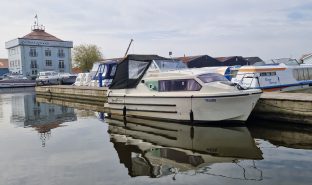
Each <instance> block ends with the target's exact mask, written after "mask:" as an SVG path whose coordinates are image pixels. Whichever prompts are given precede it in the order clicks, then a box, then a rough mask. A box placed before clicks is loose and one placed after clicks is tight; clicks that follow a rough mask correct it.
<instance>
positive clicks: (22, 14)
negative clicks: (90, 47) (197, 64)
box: [0, 0, 312, 60]
mask: <svg viewBox="0 0 312 185" xmlns="http://www.w3.org/2000/svg"><path fill="white" fill-rule="evenodd" d="M0 12H1V16H0V25H1V27H0V58H7V55H8V54H7V50H6V49H5V42H6V41H9V40H12V39H15V38H20V37H23V36H24V35H26V34H28V33H30V32H31V26H32V25H33V24H34V17H35V15H36V14H37V15H38V19H39V24H43V25H44V26H45V29H46V32H48V33H50V34H52V35H54V36H56V37H58V38H60V39H62V40H66V41H73V43H74V46H77V45H80V44H95V45H97V46H99V47H100V49H101V52H102V53H103V56H104V58H114V57H122V56H123V55H124V54H125V52H126V49H127V47H128V44H129V42H130V40H131V39H133V40H134V41H133V43H132V45H131V47H130V50H129V53H134V54H158V55H161V56H164V57H169V51H171V52H172V53H173V56H174V57H178V56H184V55H186V56H192V55H204V54H207V55H210V56H212V57H221V56H244V57H250V56H258V57H260V58H262V59H263V60H269V59H272V58H285V57H291V58H297V59H298V58H300V57H301V56H302V55H303V54H306V53H312V0H261V1H259V0H230V1H229V0H218V1H212V0H66V1H64V0H44V1H43V0H27V1H25V0H0Z"/></svg>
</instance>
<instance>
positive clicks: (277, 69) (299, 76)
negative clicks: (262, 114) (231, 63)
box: [232, 64, 312, 91]
mask: <svg viewBox="0 0 312 185" xmlns="http://www.w3.org/2000/svg"><path fill="white" fill-rule="evenodd" d="M232 82H234V83H237V84H240V85H241V86H242V87H244V88H255V89H263V90H265V91H290V90H296V89H300V88H304V87H309V86H311V85H312V66H303V65H300V66H287V65H285V64H279V65H266V66H243V67H241V68H238V69H237V75H236V76H235V77H234V78H233V79H232Z"/></svg>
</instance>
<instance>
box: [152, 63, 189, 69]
mask: <svg viewBox="0 0 312 185" xmlns="http://www.w3.org/2000/svg"><path fill="white" fill-rule="evenodd" d="M154 61H155V63H156V65H157V66H158V68H159V69H160V71H172V70H179V69H186V68H187V65H186V64H184V63H183V62H182V61H180V60H154Z"/></svg>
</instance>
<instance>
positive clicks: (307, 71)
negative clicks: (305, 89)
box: [303, 68, 309, 80]
mask: <svg viewBox="0 0 312 185" xmlns="http://www.w3.org/2000/svg"><path fill="white" fill-rule="evenodd" d="M303 74H304V79H305V80H309V70H308V68H304V69H303Z"/></svg>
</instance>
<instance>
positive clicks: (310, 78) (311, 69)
mask: <svg viewBox="0 0 312 185" xmlns="http://www.w3.org/2000/svg"><path fill="white" fill-rule="evenodd" d="M308 71H309V80H312V68H308Z"/></svg>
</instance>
